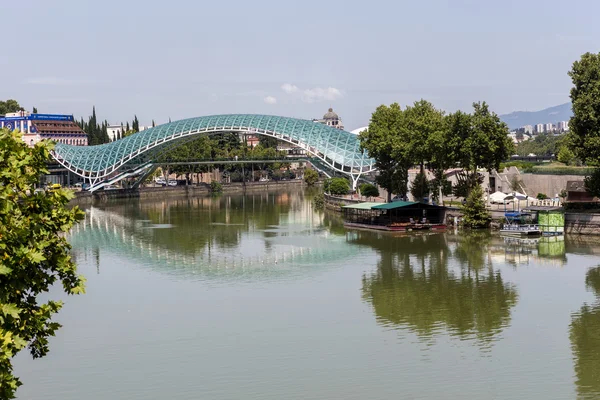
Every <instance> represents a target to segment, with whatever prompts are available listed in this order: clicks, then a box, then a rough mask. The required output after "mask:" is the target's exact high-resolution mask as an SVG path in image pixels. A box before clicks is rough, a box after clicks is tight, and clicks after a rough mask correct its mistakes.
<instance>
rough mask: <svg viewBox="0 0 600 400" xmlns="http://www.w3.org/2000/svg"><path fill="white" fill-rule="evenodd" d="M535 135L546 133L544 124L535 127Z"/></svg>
mask: <svg viewBox="0 0 600 400" xmlns="http://www.w3.org/2000/svg"><path fill="white" fill-rule="evenodd" d="M534 133H537V134H540V133H544V124H536V125H535V127H534Z"/></svg>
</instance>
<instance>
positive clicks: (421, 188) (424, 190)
mask: <svg viewBox="0 0 600 400" xmlns="http://www.w3.org/2000/svg"><path fill="white" fill-rule="evenodd" d="M410 194H412V195H413V198H414V199H415V201H422V200H423V199H424V198H425V197H427V196H428V195H429V181H428V180H427V175H425V172H424V171H419V172H418V173H417V175H416V176H415V179H414V180H413V181H412V185H411V186H410Z"/></svg>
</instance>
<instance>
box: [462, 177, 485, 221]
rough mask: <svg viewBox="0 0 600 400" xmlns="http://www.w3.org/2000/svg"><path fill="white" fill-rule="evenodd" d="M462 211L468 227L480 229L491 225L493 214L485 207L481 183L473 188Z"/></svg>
mask: <svg viewBox="0 0 600 400" xmlns="http://www.w3.org/2000/svg"><path fill="white" fill-rule="evenodd" d="M462 211H463V213H464V218H463V221H464V225H465V226H466V227H469V228H473V229H478V228H487V227H489V226H490V222H491V221H492V216H491V215H490V213H489V212H488V211H487V209H486V208H485V201H484V200H483V189H481V185H477V186H475V187H474V188H473V189H472V190H471V193H470V194H469V196H467V201H466V203H465V205H464V206H463V207H462Z"/></svg>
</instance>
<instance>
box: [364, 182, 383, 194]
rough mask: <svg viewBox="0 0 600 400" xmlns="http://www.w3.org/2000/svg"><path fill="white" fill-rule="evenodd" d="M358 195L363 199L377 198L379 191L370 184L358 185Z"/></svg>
mask: <svg viewBox="0 0 600 400" xmlns="http://www.w3.org/2000/svg"><path fill="white" fill-rule="evenodd" d="M360 194H361V195H363V196H365V197H379V189H378V188H377V186H375V185H372V184H370V183H363V184H362V185H360Z"/></svg>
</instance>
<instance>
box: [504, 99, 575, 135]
mask: <svg viewBox="0 0 600 400" xmlns="http://www.w3.org/2000/svg"><path fill="white" fill-rule="evenodd" d="M572 115H573V112H572V111H571V103H565V104H561V105H560V106H554V107H550V108H546V109H544V110H541V111H514V112H511V113H510V114H506V115H500V119H501V120H502V121H504V122H506V124H507V125H508V127H509V128H510V129H517V128H520V127H522V126H524V125H535V124H547V123H550V122H551V123H553V124H556V123H557V122H558V121H568V120H569V119H570V118H571V116H572Z"/></svg>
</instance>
